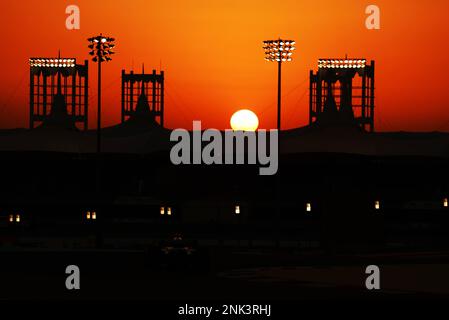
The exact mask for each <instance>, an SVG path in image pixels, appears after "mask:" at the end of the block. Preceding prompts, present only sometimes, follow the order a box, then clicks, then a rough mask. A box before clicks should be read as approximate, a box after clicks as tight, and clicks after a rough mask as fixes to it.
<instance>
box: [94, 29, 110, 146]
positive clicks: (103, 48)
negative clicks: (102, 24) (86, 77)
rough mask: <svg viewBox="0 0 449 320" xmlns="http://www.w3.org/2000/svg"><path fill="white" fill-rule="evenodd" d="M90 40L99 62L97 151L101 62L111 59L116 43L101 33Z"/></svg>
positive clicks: (98, 142)
mask: <svg viewBox="0 0 449 320" xmlns="http://www.w3.org/2000/svg"><path fill="white" fill-rule="evenodd" d="M87 40H88V41H89V46H88V47H89V49H90V50H91V51H90V52H89V54H90V55H91V56H93V57H92V61H93V62H97V63H98V112H97V152H98V153H100V152H101V63H102V62H108V61H111V60H112V58H111V55H113V54H114V53H115V52H114V51H113V49H114V47H115V44H114V41H115V39H114V38H110V37H105V36H103V34H101V33H100V35H99V36H95V37H91V38H89V39H87Z"/></svg>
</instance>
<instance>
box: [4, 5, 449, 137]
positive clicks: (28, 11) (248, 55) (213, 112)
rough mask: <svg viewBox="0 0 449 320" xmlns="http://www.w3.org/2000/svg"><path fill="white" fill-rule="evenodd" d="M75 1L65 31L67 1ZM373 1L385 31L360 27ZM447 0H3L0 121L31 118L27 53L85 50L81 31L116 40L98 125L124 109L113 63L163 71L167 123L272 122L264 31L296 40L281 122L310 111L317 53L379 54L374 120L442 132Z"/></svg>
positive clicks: (448, 88)
mask: <svg viewBox="0 0 449 320" xmlns="http://www.w3.org/2000/svg"><path fill="white" fill-rule="evenodd" d="M71 4H75V5H78V6H79V7H80V10H81V29H80V30H71V31H70V30H67V29H66V27H65V20H66V17H67V15H66V14H65V8H66V7H67V6H68V5H71ZM370 4H375V5H378V6H379V7H380V10H381V29H380V30H367V29H366V28H365V19H366V17H367V15H366V14H365V8H366V7H367V6H368V5H370ZM448 13H449V2H448V1H447V0H434V1H424V0H408V1H391V0H389V1H386V0H373V1H369V2H367V1H360V0H339V1H334V0H322V1H299V0H283V1H271V0H264V1H260V0H255V1H247V0H238V1H234V0H228V1H205V0H203V1H199V0H189V1H170V0H167V1H165V0H164V1H161V0H159V1H152V0H128V1H122V0H108V1H103V0H102V1H99V0H95V1H91V0H90V1H88V0H82V1H75V0H71V1H54V0H40V1H34V0H28V1H27V0H25V1H9V0H6V1H2V2H1V10H0V18H1V20H0V21H1V22H0V23H1V41H2V50H1V51H0V57H1V61H2V66H1V77H0V127H1V128H14V127H26V126H27V125H28V112H29V110H28V85H29V66H28V58H29V57H54V56H57V53H58V49H60V50H61V54H62V56H64V57H75V58H77V60H78V62H82V61H83V60H84V59H88V58H89V55H88V51H89V50H88V48H87V44H88V43H87V40H86V39H87V38H88V37H90V36H93V35H96V34H99V33H100V32H102V33H103V34H105V35H108V36H113V37H115V38H116V52H117V54H116V55H115V56H113V61H112V62H109V63H108V64H105V65H104V68H103V119H104V121H103V123H104V125H111V124H114V123H118V122H119V119H120V84H121V83H120V76H121V74H120V73H121V70H122V69H126V70H127V71H129V70H131V68H133V67H134V71H136V72H137V71H139V72H140V70H141V65H142V63H145V69H146V71H151V69H153V68H155V69H157V70H159V69H160V67H161V66H162V69H163V70H164V71H165V73H166V120H165V121H166V126H167V127H170V128H175V127H185V128H191V125H192V120H202V121H203V127H216V128H220V129H222V128H228V127H229V119H230V117H231V115H232V113H233V112H234V111H236V110H238V109H240V108H249V109H251V110H253V111H254V112H256V114H257V115H258V116H259V119H260V123H261V127H262V128H270V127H275V126H276V94H277V92H276V81H277V78H276V65H275V64H274V63H269V62H266V61H265V60H264V55H263V50H262V41H263V40H265V39H271V38H278V37H279V36H281V37H285V38H292V39H295V40H296V42H297V44H296V47H297V50H296V51H295V53H294V59H293V61H292V62H289V63H288V64H285V65H284V67H283V119H282V121H283V128H293V127H298V126H303V125H306V124H307V121H308V75H309V70H310V69H314V70H315V69H316V68H317V59H318V58H326V57H330V58H334V57H344V56H345V54H346V53H347V54H348V57H356V58H359V57H360V58H367V59H368V60H375V61H376V93H377V97H376V107H377V109H376V129H377V130H379V131H392V130H394V131H397V130H406V131H434V130H439V131H449V109H448V107H449V103H448V101H449V85H448V81H447V77H448V76H449V63H448V58H449V19H448V18H447V16H448ZM95 67H96V65H94V64H93V63H92V62H90V71H89V73H90V74H89V76H90V91H89V95H90V96H89V100H90V114H89V116H90V127H91V128H94V127H95V115H96V91H97V89H96V80H97V75H96V68H95Z"/></svg>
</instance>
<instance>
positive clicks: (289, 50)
mask: <svg viewBox="0 0 449 320" xmlns="http://www.w3.org/2000/svg"><path fill="white" fill-rule="evenodd" d="M263 43H264V46H263V49H264V51H265V60H266V61H270V62H277V63H278V101H277V129H278V130H279V131H281V69H282V68H281V66H282V63H283V62H287V61H292V55H293V51H294V50H295V49H296V48H295V43H296V42H295V41H294V40H282V39H280V38H279V39H278V40H266V41H264V42H263Z"/></svg>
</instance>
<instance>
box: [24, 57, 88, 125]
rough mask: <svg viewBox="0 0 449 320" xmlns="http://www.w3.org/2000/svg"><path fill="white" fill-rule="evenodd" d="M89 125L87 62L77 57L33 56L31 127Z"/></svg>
mask: <svg viewBox="0 0 449 320" xmlns="http://www.w3.org/2000/svg"><path fill="white" fill-rule="evenodd" d="M78 123H79V124H82V125H83V130H87V128H88V62H87V61H85V63H84V65H77V64H76V60H75V59H74V58H61V57H58V58H31V59H30V129H33V128H35V127H36V126H38V125H39V124H40V126H43V127H46V126H52V127H54V126H57V127H73V128H76V124H78Z"/></svg>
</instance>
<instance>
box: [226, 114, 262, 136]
mask: <svg viewBox="0 0 449 320" xmlns="http://www.w3.org/2000/svg"><path fill="white" fill-rule="evenodd" d="M258 127H259V119H258V118H257V115H256V114H255V113H254V112H252V111H251V110H248V109H242V110H239V111H237V112H235V113H234V114H233V115H232V117H231V128H232V130H241V131H256V130H257V128H258Z"/></svg>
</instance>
